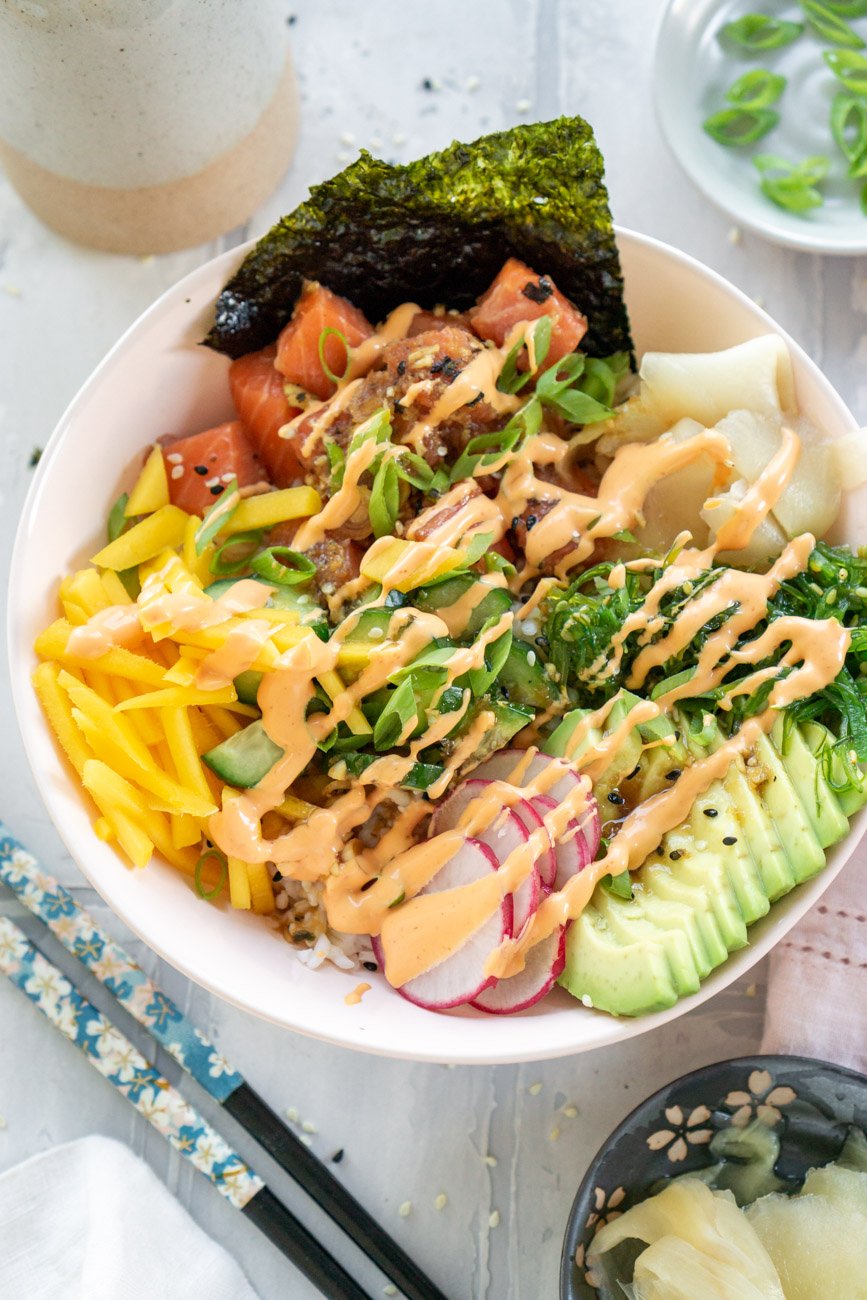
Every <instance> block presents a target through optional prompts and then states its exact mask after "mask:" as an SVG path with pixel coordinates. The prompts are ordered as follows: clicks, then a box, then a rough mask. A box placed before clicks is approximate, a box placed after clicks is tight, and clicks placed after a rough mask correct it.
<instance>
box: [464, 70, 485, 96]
mask: <svg viewBox="0 0 867 1300" xmlns="http://www.w3.org/2000/svg"><path fill="white" fill-rule="evenodd" d="M481 84H482V79H481V77H477V76H476V75H475V74H473V76H471V77H467V79H466V81H465V82H464V90H468V91H469V92H470V94H472V93H473V91H474V90H478V88H479V86H480V85H481Z"/></svg>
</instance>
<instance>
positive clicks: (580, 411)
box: [536, 352, 613, 424]
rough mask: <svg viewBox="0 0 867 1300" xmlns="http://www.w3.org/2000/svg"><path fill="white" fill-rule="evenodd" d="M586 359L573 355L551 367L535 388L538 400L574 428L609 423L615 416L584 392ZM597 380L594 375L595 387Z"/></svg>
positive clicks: (596, 374)
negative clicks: (574, 426)
mask: <svg viewBox="0 0 867 1300" xmlns="http://www.w3.org/2000/svg"><path fill="white" fill-rule="evenodd" d="M586 365H587V358H586V357H584V356H582V355H581V353H580V352H573V353H571V355H570V356H568V357H563V359H562V361H558V363H557V365H556V366H551V367H550V369H549V370H546V371H545V373H544V375H542V376H541V377H540V379H539V382H538V383H537V385H536V396H537V397H538V399H539V401H540V402H541V403H542V404H543V405H545V406H551V407H553V408H554V410H555V411H558V412H559V413H560V415H562V416H563V418H564V419H566V420H569V421H570V422H571V423H572V424H595V423H597V421H599V420H607V419H608V418H609V416H610V415H612V414H613V412H612V411H611V408H610V407H608V406H604V405H603V404H602V403H601V402H598V401H597V400H596V398H595V397H592V396H591V395H590V393H589V392H586V391H585V389H584V384H585V371H586ZM596 380H598V372H594V376H593V380H592V381H591V383H592V386H595V381H596Z"/></svg>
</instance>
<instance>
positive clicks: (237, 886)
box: [229, 858, 253, 911]
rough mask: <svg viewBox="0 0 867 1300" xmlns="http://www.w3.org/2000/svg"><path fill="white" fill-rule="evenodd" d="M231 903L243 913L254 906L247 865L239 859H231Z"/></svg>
mask: <svg viewBox="0 0 867 1300" xmlns="http://www.w3.org/2000/svg"><path fill="white" fill-rule="evenodd" d="M229 901H230V902H231V904H232V906H233V907H237V908H239V909H240V910H242V911H249V910H250V908H251V907H252V905H253V900H252V898H251V895H250V877H249V875H248V874H247V863H246V862H241V860H240V859H239V858H229Z"/></svg>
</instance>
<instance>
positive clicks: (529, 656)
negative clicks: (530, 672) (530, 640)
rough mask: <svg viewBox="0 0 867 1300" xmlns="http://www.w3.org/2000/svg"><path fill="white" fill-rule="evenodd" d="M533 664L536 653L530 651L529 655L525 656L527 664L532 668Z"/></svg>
mask: <svg viewBox="0 0 867 1300" xmlns="http://www.w3.org/2000/svg"><path fill="white" fill-rule="evenodd" d="M535 662H536V651H535V650H531V651H530V653H529V654H528V655H527V663H528V664H529V665H530V667H531V668H532V667H533V665H534V664H535Z"/></svg>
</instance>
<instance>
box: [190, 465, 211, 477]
mask: <svg viewBox="0 0 867 1300" xmlns="http://www.w3.org/2000/svg"><path fill="white" fill-rule="evenodd" d="M193 472H194V473H196V474H202V475H204V474H207V472H208V467H207V465H194V466H193Z"/></svg>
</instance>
